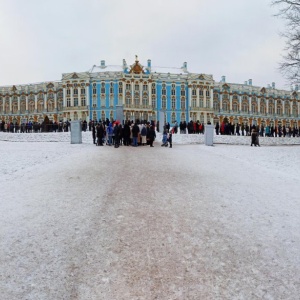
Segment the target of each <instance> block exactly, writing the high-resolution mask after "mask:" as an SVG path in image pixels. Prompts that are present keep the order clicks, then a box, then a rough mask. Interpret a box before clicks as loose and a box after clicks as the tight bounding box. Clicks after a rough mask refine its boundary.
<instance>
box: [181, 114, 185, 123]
mask: <svg viewBox="0 0 300 300" xmlns="http://www.w3.org/2000/svg"><path fill="white" fill-rule="evenodd" d="M180 121H181V122H184V121H185V113H182V114H181V116H180Z"/></svg>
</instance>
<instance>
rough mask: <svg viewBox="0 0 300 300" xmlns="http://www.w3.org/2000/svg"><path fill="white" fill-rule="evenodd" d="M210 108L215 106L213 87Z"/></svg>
mask: <svg viewBox="0 0 300 300" xmlns="http://www.w3.org/2000/svg"><path fill="white" fill-rule="evenodd" d="M210 108H211V109H213V108H214V88H213V87H212V88H211V89H210ZM211 123H212V124H213V121H211Z"/></svg>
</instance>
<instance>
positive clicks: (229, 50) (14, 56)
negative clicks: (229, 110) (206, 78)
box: [0, 0, 289, 89]
mask: <svg viewBox="0 0 300 300" xmlns="http://www.w3.org/2000/svg"><path fill="white" fill-rule="evenodd" d="M270 1H271V0H226V1H225V0H185V1H183V0H151V1H146V0H126V1H125V0H86V1H82V0H80V1H79V0H51V1H47V0H43V1H42V0H26V1H25V0H0V49H1V50H0V53H1V56H0V86H3V85H13V84H24V83H34V82H41V81H50V80H60V79H61V75H62V73H67V72H74V71H76V72H82V71H87V70H89V69H90V68H91V67H92V66H93V65H94V64H96V65H99V64H100V60H105V61H106V64H112V65H121V64H122V60H123V58H125V59H126V61H127V64H132V63H133V62H134V60H135V55H136V54H137V55H138V57H139V60H140V62H141V63H142V64H146V62H147V59H151V60H152V65H153V66H161V67H181V66H182V64H183V62H185V61H186V62H187V63H188V70H189V71H191V72H197V73H206V74H213V76H214V79H215V80H216V81H220V78H221V76H222V75H225V76H226V81H227V82H235V83H243V82H244V81H245V80H248V79H250V78H251V79H253V85H259V86H266V85H267V84H270V83H271V82H273V81H274V82H276V87H278V88H284V89H289V87H288V86H287V85H286V84H287V83H286V81H285V79H284V78H283V77H282V76H281V75H280V73H279V72H278V62H279V61H280V59H281V55H282V53H283V52H282V51H283V48H284V40H283V39H282V38H281V37H280V36H279V32H280V31H282V30H283V29H284V24H283V21H282V20H280V19H278V18H275V17H273V14H274V13H275V12H276V10H275V8H273V7H271V6H270Z"/></svg>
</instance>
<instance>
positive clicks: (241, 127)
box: [215, 122, 300, 137]
mask: <svg viewBox="0 0 300 300" xmlns="http://www.w3.org/2000/svg"><path fill="white" fill-rule="evenodd" d="M253 129H254V130H255V132H256V133H257V134H258V135H259V136H261V137H263V136H266V137H299V134H300V132H299V129H298V127H297V126H294V127H291V126H289V127H288V126H282V125H279V126H273V125H271V126H270V125H267V126H264V125H248V124H232V123H226V122H222V123H221V125H219V123H216V125H215V130H216V134H217V135H219V134H221V135H246V136H250V135H251V134H252V130H253Z"/></svg>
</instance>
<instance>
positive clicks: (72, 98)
mask: <svg viewBox="0 0 300 300" xmlns="http://www.w3.org/2000/svg"><path fill="white" fill-rule="evenodd" d="M70 93H71V95H70V97H71V107H74V90H73V87H72V86H71V87H70ZM72 120H73V119H72Z"/></svg>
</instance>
